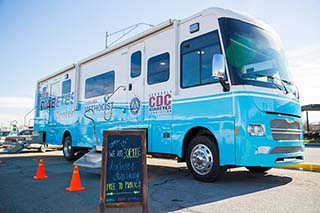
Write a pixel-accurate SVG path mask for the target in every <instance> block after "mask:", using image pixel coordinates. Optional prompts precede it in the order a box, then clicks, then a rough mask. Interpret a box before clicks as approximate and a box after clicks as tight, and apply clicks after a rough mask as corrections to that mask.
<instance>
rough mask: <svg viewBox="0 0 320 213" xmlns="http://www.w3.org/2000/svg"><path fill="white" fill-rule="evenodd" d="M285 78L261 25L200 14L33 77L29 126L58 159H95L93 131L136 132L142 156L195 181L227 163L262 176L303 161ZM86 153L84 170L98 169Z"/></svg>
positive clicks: (97, 140)
mask: <svg viewBox="0 0 320 213" xmlns="http://www.w3.org/2000/svg"><path fill="white" fill-rule="evenodd" d="M291 80H292V79H291V77H290V74H289V71H288V68H287V66H286V61H285V58H284V53H283V50H282V47H281V44H280V41H279V38H278V36H277V34H276V33H275V32H274V31H273V30H272V29H271V28H270V27H269V26H268V25H266V24H264V23H263V22H261V21H259V20H257V19H255V18H253V17H250V16H245V15H241V14H238V13H235V12H232V11H230V10H224V9H218V8H209V9H206V10H204V11H202V12H200V13H197V14H195V15H193V16H191V17H188V18H186V19H183V20H168V21H166V22H164V23H162V24H159V25H157V26H155V27H152V28H150V29H149V30H147V31H145V32H143V33H140V34H139V35H136V36H134V37H132V38H130V39H128V40H125V41H123V42H121V43H118V44H116V45H114V46H112V47H109V48H107V49H105V50H103V51H101V52H99V53H97V54H94V55H92V56H90V57H88V58H85V59H83V60H81V61H79V62H77V63H75V64H72V65H70V66H68V67H66V68H64V69H62V70H60V71H58V72H56V73H54V74H52V75H50V76H48V77H46V78H43V79H41V80H39V81H38V82H37V92H36V106H35V108H36V113H35V124H34V129H35V131H37V132H39V133H42V134H43V136H44V137H43V138H44V140H45V143H46V144H53V145H63V153H64V156H65V158H66V159H67V160H72V159H74V156H75V154H76V153H77V152H78V151H81V150H84V149H86V150H89V149H93V151H94V152H95V153H98V154H99V151H101V144H102V132H103V130H123V129H143V130H146V131H147V141H148V142H147V150H148V153H149V154H152V155H155V156H162V157H163V156H166V157H168V156H170V157H175V158H177V159H178V161H181V162H183V161H186V162H187V165H188V168H189V170H190V172H191V173H192V175H193V176H194V177H195V178H196V179H198V180H201V181H214V180H216V179H218V178H219V177H220V176H221V175H222V174H223V173H224V171H225V169H226V168H228V167H233V166H245V167H247V168H248V169H249V170H250V171H254V172H265V171H267V170H268V169H270V168H271V167H274V166H281V165H287V164H294V163H299V162H302V161H303V160H304V153H303V151H304V144H303V134H302V132H303V125H302V118H301V108H300V102H299V95H298V91H297V88H296V87H295V85H294V83H293V82H292V81H291ZM90 153H91V157H90ZM100 154H101V153H100ZM92 156H95V155H94V154H93V153H92V152H89V153H88V154H87V155H85V158H86V161H87V165H90V166H92V167H95V166H97V165H98V166H100V165H99V163H101V162H99V160H97V159H98V158H96V157H92ZM90 161H91V162H90ZM82 163H83V162H82ZM82 163H81V162H79V164H80V165H82Z"/></svg>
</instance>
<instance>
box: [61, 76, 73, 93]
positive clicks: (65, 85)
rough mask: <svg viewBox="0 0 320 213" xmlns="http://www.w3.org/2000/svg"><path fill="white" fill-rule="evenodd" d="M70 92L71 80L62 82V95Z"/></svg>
mask: <svg viewBox="0 0 320 213" xmlns="http://www.w3.org/2000/svg"><path fill="white" fill-rule="evenodd" d="M70 92H71V79H69V80H66V81H64V82H62V92H61V93H62V95H65V94H69V93H70Z"/></svg>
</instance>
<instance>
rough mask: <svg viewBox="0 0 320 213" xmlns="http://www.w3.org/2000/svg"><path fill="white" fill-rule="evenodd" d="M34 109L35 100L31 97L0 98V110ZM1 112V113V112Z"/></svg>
mask: <svg viewBox="0 0 320 213" xmlns="http://www.w3.org/2000/svg"><path fill="white" fill-rule="evenodd" d="M33 107H34V99H33V98H29V97H0V110H1V109H3V108H9V109H25V108H28V109H32V108H33ZM0 112H1V111H0Z"/></svg>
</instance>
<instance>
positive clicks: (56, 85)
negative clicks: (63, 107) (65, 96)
mask: <svg viewBox="0 0 320 213" xmlns="http://www.w3.org/2000/svg"><path fill="white" fill-rule="evenodd" d="M59 95H60V81H56V82H53V83H52V84H50V106H49V125H50V126H54V125H57V121H56V119H55V117H54V114H55V105H56V101H57V100H56V99H57V97H58V96H59Z"/></svg>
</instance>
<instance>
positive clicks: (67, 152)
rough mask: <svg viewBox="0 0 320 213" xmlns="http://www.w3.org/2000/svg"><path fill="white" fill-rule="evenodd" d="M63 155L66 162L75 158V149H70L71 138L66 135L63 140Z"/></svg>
mask: <svg viewBox="0 0 320 213" xmlns="http://www.w3.org/2000/svg"><path fill="white" fill-rule="evenodd" d="M63 155H64V157H65V159H67V160H68V161H70V160H73V159H74V158H75V149H74V148H73V147H72V139H71V136H70V135H68V136H66V137H65V138H64V140H63Z"/></svg>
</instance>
